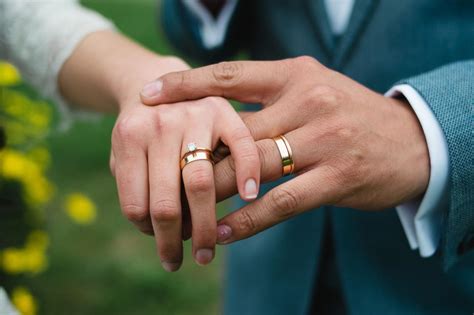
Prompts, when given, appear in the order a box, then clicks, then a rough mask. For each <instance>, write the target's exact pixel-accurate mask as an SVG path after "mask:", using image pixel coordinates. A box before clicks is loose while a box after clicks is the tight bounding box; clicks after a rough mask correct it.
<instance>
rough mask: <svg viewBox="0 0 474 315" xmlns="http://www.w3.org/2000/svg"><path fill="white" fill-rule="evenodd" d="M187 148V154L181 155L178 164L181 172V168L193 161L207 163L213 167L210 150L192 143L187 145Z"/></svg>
mask: <svg viewBox="0 0 474 315" xmlns="http://www.w3.org/2000/svg"><path fill="white" fill-rule="evenodd" d="M187 147H188V152H186V153H185V154H184V155H183V157H182V158H181V161H180V163H179V166H180V167H181V170H183V168H184V167H185V166H186V165H188V164H189V163H192V162H195V161H201V160H206V161H209V162H211V163H212V164H213V165H214V158H213V156H212V151H211V150H209V149H207V148H200V147H197V146H196V144H194V143H189V144H188V145H187Z"/></svg>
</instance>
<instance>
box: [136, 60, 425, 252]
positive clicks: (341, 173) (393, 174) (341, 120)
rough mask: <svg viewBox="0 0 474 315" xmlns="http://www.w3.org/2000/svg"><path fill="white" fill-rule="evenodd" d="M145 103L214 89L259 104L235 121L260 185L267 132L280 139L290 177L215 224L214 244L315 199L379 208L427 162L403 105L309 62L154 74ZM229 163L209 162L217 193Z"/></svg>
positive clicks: (270, 156) (267, 169) (273, 164)
mask: <svg viewBox="0 0 474 315" xmlns="http://www.w3.org/2000/svg"><path fill="white" fill-rule="evenodd" d="M160 82H161V83H160V84H161V85H162V89H161V91H160V92H159V93H156V94H155V95H153V96H150V95H142V100H143V101H144V102H145V103H146V104H159V103H163V102H165V103H169V102H173V101H181V100H184V99H195V98H199V97H202V96H205V95H219V96H224V97H227V98H232V99H236V100H239V101H243V102H250V103H261V104H262V105H263V106H264V109H263V110H261V111H259V112H256V113H254V114H251V115H250V116H247V117H245V118H244V120H245V123H246V125H247V126H248V127H249V129H250V130H251V132H252V135H253V137H254V139H255V140H257V146H258V148H259V152H260V157H261V158H260V160H261V163H262V164H261V168H262V181H270V180H275V179H277V178H279V177H281V175H282V161H281V157H280V155H279V153H278V150H277V147H276V145H275V143H274V142H273V140H271V138H272V137H275V136H278V135H282V134H283V135H285V137H286V138H287V139H288V141H289V144H290V146H291V148H292V149H293V160H294V164H295V172H296V175H297V176H296V177H295V178H294V179H291V180H290V181H288V182H285V183H283V184H281V185H279V186H277V187H275V188H274V189H272V190H271V191H269V192H268V193H267V194H265V195H264V196H262V197H261V198H260V199H258V200H256V201H254V202H252V203H250V204H249V205H247V206H245V207H243V208H241V209H240V210H238V211H235V212H233V213H231V214H229V215H228V216H226V217H225V218H223V219H222V220H220V222H219V227H218V236H219V241H220V243H229V242H233V241H236V240H239V239H243V238H246V237H249V236H252V235H254V234H256V233H258V232H260V231H262V230H264V229H266V228H268V227H270V226H272V225H274V224H277V223H279V222H282V221H285V220H287V219H289V218H291V217H293V216H295V215H297V214H299V213H302V212H304V211H307V210H310V209H313V208H317V207H320V206H321V205H337V206H346V207H351V208H358V209H365V210H381V209H386V208H390V207H393V206H395V205H397V204H400V203H402V202H404V201H408V200H413V199H415V198H419V197H420V196H422V195H423V193H424V192H425V190H426V187H427V184H428V179H429V174H430V166H429V158H428V151H427V146H426V142H425V138H424V134H423V131H422V129H421V126H420V124H419V122H418V119H417V117H416V115H415V113H414V112H413V111H412V109H411V108H410V105H409V104H407V103H406V101H405V100H403V99H393V98H387V97H384V96H383V95H380V94H378V93H376V92H374V91H372V90H370V89H368V88H366V87H364V86H362V85H360V84H358V83H357V82H355V81H353V80H351V79H350V78H348V77H346V76H344V75H342V74H340V73H337V72H335V71H332V70H330V69H328V68H326V67H324V66H323V65H321V64H320V63H318V62H317V61H316V60H314V59H312V58H309V57H300V58H295V59H287V60H281V61H271V62H248V61H247V62H246V61H243V62H226V63H221V64H216V65H211V66H208V67H203V68H198V69H194V70H189V71H183V72H177V73H170V74H166V75H164V76H163V77H161V78H160ZM231 164H232V163H231V161H230V160H228V159H224V160H223V161H221V162H220V163H218V164H217V165H216V167H215V172H216V183H217V185H216V187H217V188H218V191H217V196H218V198H224V197H226V196H227V195H229V194H232V191H233V183H232V182H233V178H232V172H231V170H232V167H231Z"/></svg>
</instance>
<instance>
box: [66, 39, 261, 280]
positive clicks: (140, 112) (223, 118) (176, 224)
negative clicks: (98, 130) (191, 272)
mask: <svg viewBox="0 0 474 315" xmlns="http://www.w3.org/2000/svg"><path fill="white" fill-rule="evenodd" d="M188 68H189V67H188V66H187V65H186V63H184V62H183V61H182V60H180V59H179V58H176V57H164V56H157V55H156V54H154V53H153V52H151V51H149V50H147V49H145V48H143V47H141V46H139V45H137V44H136V43H134V42H132V41H130V40H129V39H127V38H125V37H124V36H123V35H121V34H118V33H115V32H111V31H99V32H95V33H92V34H90V35H89V36H87V37H86V38H85V39H84V40H82V41H81V43H80V44H79V45H78V47H77V48H76V49H75V50H74V52H73V54H72V55H71V56H70V58H69V59H68V60H67V62H66V63H65V64H64V65H63V67H62V69H61V71H60V75H59V86H60V89H61V92H62V94H63V96H64V97H65V98H66V99H67V100H69V101H70V102H71V103H73V104H76V105H78V106H80V107H82V108H84V109H92V110H96V111H118V112H119V117H118V118H117V122H116V125H115V127H114V130H113V134H112V154H111V163H110V164H111V170H112V173H113V174H115V177H116V180H117V185H118V193H119V199H120V204H121V207H122V211H123V213H124V214H125V216H126V217H127V218H129V219H130V220H131V221H132V222H134V223H135V224H136V225H137V226H138V228H139V229H140V230H142V231H143V232H146V233H149V234H154V235H155V238H156V242H157V247H158V252H159V254H160V257H161V260H162V262H163V266H164V267H165V269H166V270H169V271H174V270H177V269H178V268H179V266H180V265H181V261H182V257H183V256H182V255H183V254H182V234H184V235H185V237H189V236H190V235H191V229H192V235H193V255H194V257H195V259H196V261H197V262H198V263H200V264H206V263H209V262H210V261H211V259H212V257H213V256H214V247H215V242H216V236H215V235H216V233H215V231H216V219H215V213H214V210H215V203H216V202H215V188H214V181H213V168H212V166H211V164H210V163H209V162H207V161H196V162H193V163H191V164H189V165H187V166H186V167H185V168H184V170H183V181H184V188H185V192H186V197H187V199H188V201H189V209H190V211H182V209H186V208H187V205H186V203H185V202H181V171H180V168H179V162H180V159H181V156H182V155H183V154H184V153H185V152H186V145H187V144H188V143H190V142H195V143H196V144H197V145H198V146H200V147H208V148H211V149H214V148H215V146H216V143H217V142H218V141H219V140H221V141H223V142H224V143H226V144H227V145H228V146H229V147H230V149H231V151H232V155H233V158H234V159H235V164H236V172H237V186H238V189H239V192H240V194H241V196H242V197H243V198H244V199H247V200H251V199H253V198H254V197H256V195H257V191H258V185H259V177H260V175H259V159H258V155H257V149H256V146H255V143H254V141H253V138H252V137H251V136H250V133H249V131H248V129H247V128H246V126H245V125H244V124H243V122H242V120H241V119H240V118H239V117H238V115H237V113H236V112H235V111H234V110H233V109H232V107H231V106H230V104H229V103H228V102H227V101H225V100H224V99H220V98H207V99H204V100H200V101H195V102H188V103H180V104H178V105H173V106H161V107H159V108H158V107H156V108H151V107H147V106H144V105H143V104H142V102H141V101H140V98H139V92H140V90H141V89H142V87H143V85H144V84H145V83H147V82H149V81H150V80H152V79H153V78H156V76H159V75H162V74H164V73H167V72H171V71H178V70H185V69H188ZM153 88H154V87H153V86H149V87H148V89H147V90H148V92H152V91H153ZM145 92H146V91H145ZM183 200H184V201H186V198H183ZM191 225H192V228H191ZM182 228H183V230H184V233H182Z"/></svg>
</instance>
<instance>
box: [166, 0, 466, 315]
mask: <svg viewBox="0 0 474 315" xmlns="http://www.w3.org/2000/svg"><path fill="white" fill-rule="evenodd" d="M162 21H163V23H164V27H165V31H166V32H167V34H168V35H169V38H170V40H171V41H172V42H173V43H174V44H175V46H176V47H177V48H179V49H180V51H182V52H183V53H184V54H186V55H188V56H190V57H193V58H196V59H198V60H201V61H203V62H206V63H209V62H214V61H218V60H222V59H228V58H230V57H231V56H232V55H234V54H235V53H236V52H238V51H240V50H242V51H245V52H246V53H247V54H248V55H249V57H250V59H259V60H262V59H263V60H272V59H282V58H288V57H294V56H300V55H310V56H313V57H314V58H316V59H317V60H319V61H320V62H322V63H323V64H325V65H327V66H328V67H331V68H333V69H336V70H338V71H340V72H342V73H344V74H346V75H348V76H349V77H351V78H353V79H355V80H356V81H358V82H360V83H362V84H364V85H366V86H368V87H369V88H372V89H374V90H376V91H379V92H381V93H384V92H386V91H387V90H388V89H389V88H390V87H392V86H393V85H395V84H397V83H408V84H410V85H411V86H412V87H414V88H415V89H416V90H417V91H418V92H419V93H420V95H421V96H422V97H423V98H424V99H425V100H426V101H427V103H428V104H429V106H430V107H431V109H432V111H433V112H434V114H435V116H436V118H437V119H438V121H439V122H440V124H441V127H442V129H443V132H444V133H445V136H446V139H447V143H448V149H449V157H450V181H449V186H450V189H449V193H448V194H447V195H446V198H445V207H444V213H445V220H444V230H443V236H442V243H441V244H440V246H439V249H438V252H437V254H436V255H435V256H433V257H431V258H427V259H424V258H421V257H420V256H419V254H418V253H417V252H415V251H412V250H410V248H409V245H408V242H407V240H406V237H405V235H404V233H403V230H402V227H401V225H400V222H399V219H398V217H397V215H396V213H395V211H394V210H393V209H387V210H385V211H381V212H370V213H368V212H362V211H358V210H353V209H341V208H334V207H324V208H321V209H315V210H313V211H309V212H307V213H305V214H303V215H300V216H298V217H296V218H294V219H291V220H289V221H287V222H285V223H283V224H280V225H278V226H275V227H273V228H271V229H269V230H267V231H265V232H262V233H260V234H258V235H257V236H255V237H252V238H250V239H247V240H244V241H241V242H238V243H236V244H233V245H231V246H229V257H228V259H227V261H228V270H227V278H226V281H227V283H226V291H225V306H224V309H225V313H226V314H307V313H308V312H309V309H310V305H311V303H312V299H313V289H314V285H315V283H316V281H317V279H318V278H319V277H321V274H320V265H321V261H322V260H324V259H325V256H324V254H323V253H324V251H323V245H324V244H325V243H324V236H325V234H326V233H331V237H332V240H333V241H332V242H333V247H334V253H335V256H334V260H335V262H334V267H335V269H336V271H337V274H338V277H339V281H340V290H341V293H342V296H343V299H344V301H345V304H346V310H347V312H348V313H349V314H384V315H388V314H471V313H472V312H474V198H473V195H474V175H473V169H474V167H473V158H472V150H473V145H472V138H473V135H472V130H473V106H474V60H473V59H474V1H470V0H453V1H445V0H417V1H413V0H398V1H388V0H387V1H385V0H378V1H377V0H357V1H356V2H355V6H354V9H353V13H352V16H351V19H350V22H349V25H348V28H347V31H346V32H345V33H344V34H343V35H342V36H341V37H340V38H335V37H334V36H333V35H332V33H331V30H330V27H329V24H328V18H327V16H326V13H325V9H324V7H323V1H320V0H299V1H296V0H295V1H286V0H258V1H243V0H241V1H240V2H239V4H238V7H237V10H236V12H235V13H234V16H233V18H232V20H231V22H230V27H229V29H228V31H227V34H226V39H225V41H224V43H223V44H222V45H221V46H219V47H216V48H215V49H212V50H207V49H205V48H204V47H203V45H202V42H201V39H200V34H199V30H198V22H197V19H196V18H195V17H194V16H193V15H192V14H190V13H189V12H188V11H187V10H186V9H185V8H184V7H183V5H182V3H181V1H176V0H165V1H164V7H163V10H162ZM315 75H317V74H315ZM315 145H317V144H315ZM328 218H329V220H328ZM326 237H327V235H326ZM317 302H318V303H324V301H317Z"/></svg>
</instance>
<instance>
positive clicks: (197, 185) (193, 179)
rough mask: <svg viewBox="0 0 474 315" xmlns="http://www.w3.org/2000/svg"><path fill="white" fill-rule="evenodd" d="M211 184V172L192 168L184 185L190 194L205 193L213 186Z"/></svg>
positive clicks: (212, 181) (212, 180)
mask: <svg viewBox="0 0 474 315" xmlns="http://www.w3.org/2000/svg"><path fill="white" fill-rule="evenodd" d="M213 184H214V178H213V176H212V173H211V172H209V171H208V170H206V169H203V168H196V169H194V170H192V171H191V172H190V174H189V176H187V180H186V187H187V189H188V190H189V192H190V193H192V194H198V193H207V192H209V191H211V190H212V189H213V188H214V187H213Z"/></svg>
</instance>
